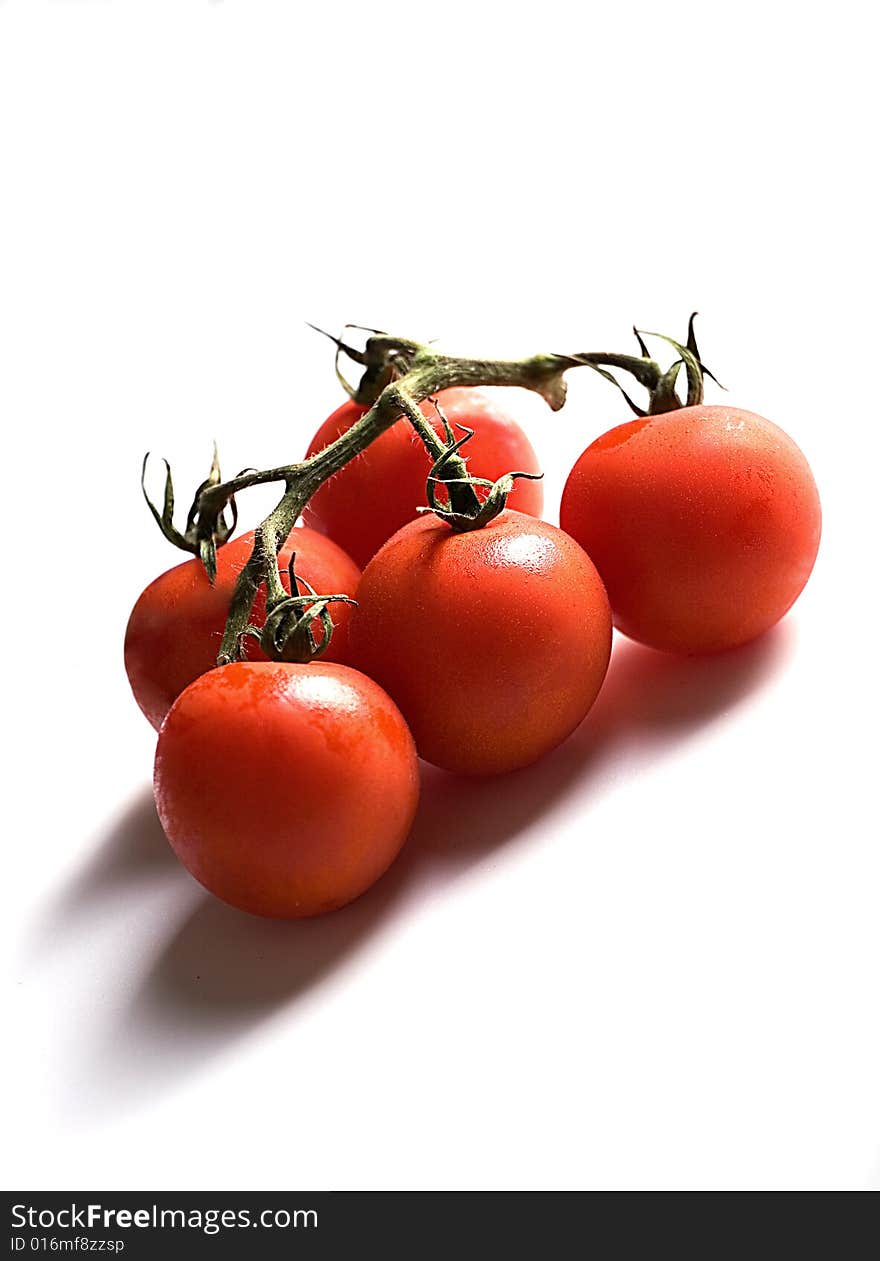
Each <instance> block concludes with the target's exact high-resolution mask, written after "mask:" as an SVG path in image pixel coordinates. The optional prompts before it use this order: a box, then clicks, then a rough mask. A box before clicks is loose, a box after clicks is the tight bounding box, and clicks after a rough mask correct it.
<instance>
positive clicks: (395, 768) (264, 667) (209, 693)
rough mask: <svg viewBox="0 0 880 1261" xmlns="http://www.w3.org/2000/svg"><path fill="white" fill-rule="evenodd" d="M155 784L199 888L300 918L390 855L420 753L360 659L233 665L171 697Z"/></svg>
mask: <svg viewBox="0 0 880 1261" xmlns="http://www.w3.org/2000/svg"><path fill="white" fill-rule="evenodd" d="M154 789H155V795H156V804H157V808H158V811H159V818H160V819H161V822H162V826H163V828H164V829H165V833H166V835H167V837H168V839H169V841H170V843H171V846H172V848H173V849H174V851H175V853H176V854H177V856H178V858H179V859H180V861H181V862H182V863H183V865H184V866H185V867H186V868H187V869H188V870H189V871H190V872H191V874H192V875H193V876H195V878H196V879H197V880H199V881H200V882H201V883H202V884H203V885H204V886H205V888H206V889H208V890H209V891H210V892H211V893H213V894H215V895H216V896H217V897H219V898H221V899H222V900H223V901H224V902H228V903H230V905H232V906H236V907H238V908H239V909H240V910H244V911H249V912H251V913H252V914H255V915H264V916H269V917H271V918H277V919H300V918H305V917H308V916H313V915H321V914H324V913H325V912H327V911H332V910H336V909H337V908H338V907H340V906H344V905H345V904H346V903H347V902H350V901H352V900H353V899H354V898H356V897H358V896H359V895H360V894H361V893H363V892H364V891H365V890H366V889H368V888H369V887H370V885H372V884H373V883H374V882H375V881H376V880H378V879H379V877H380V876H381V875H382V874H383V873H384V872H385V871H386V870H387V868H388V867H389V866H390V865H391V863H392V862H393V861H394V859H395V857H396V856H397V854H398V852H399V851H400V848H401V846H402V845H403V843H404V841H405V839H406V837H407V834H408V832H409V829H410V826H411V824H412V820H413V817H414V815H415V810H416V805H417V803H418V793H419V776H418V762H417V758H416V752H415V746H414V744H413V740H412V736H411V735H410V733H409V730H408V728H407V726H406V723H405V722H404V720H403V718H402V717H401V715H400V712H399V710H398V709H397V708H396V706H395V705H394V703H393V702H392V701H391V700H390V699H389V697H388V696H386V695H385V693H384V692H383V691H382V689H381V688H380V687H378V686H377V684H375V683H374V682H373V681H372V680H371V679H368V678H366V677H365V676H364V675H362V674H359V673H358V672H357V671H356V670H351V669H348V668H347V667H346V666H340V665H325V664H323V663H321V662H312V663H310V664H308V665H285V664H281V663H277V662H269V661H261V662H237V663H235V664H233V665H228V666H222V667H220V668H219V669H217V670H212V671H211V672H210V673H209V674H203V675H201V676H200V677H199V678H198V679H196V681H195V682H194V683H192V684H191V685H190V686H189V687H188V688H187V689H186V690H185V691H184V692H183V693H182V694H181V695H180V696H179V697H178V699H177V700H176V701H175V703H174V705H173V706H172V708H171V711H170V713H169V714H168V717H167V718H166V720H165V723H164V724H163V726H162V730H161V731H160V733H159V741H158V745H157V749H156V765H155V776H154Z"/></svg>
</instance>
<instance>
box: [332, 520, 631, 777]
mask: <svg viewBox="0 0 880 1261" xmlns="http://www.w3.org/2000/svg"><path fill="white" fill-rule="evenodd" d="M610 649H611V613H610V610H609V607H608V600H607V597H606V595H605V590H604V588H603V586H602V582H601V580H600V578H599V575H598V574H597V573H596V570H595V568H594V566H593V564H592V562H591V561H590V558H589V557H588V556H587V555H586V553H585V552H584V551H583V550H582V549H581V548H580V546H579V545H578V544H577V543H575V542H574V540H573V539H571V538H569V537H568V535H566V534H564V533H563V532H562V531H561V530H559V529H557V528H556V527H555V526H552V525H548V524H547V522H545V521H536V520H534V519H533V518H532V517H528V516H526V515H524V514H523V513H520V512H513V511H510V510H509V509H508V510H505V511H504V512H502V513H501V515H500V516H498V517H496V518H495V520H493V521H490V522H489V524H488V525H486V526H484V527H483V528H482V529H476V530H472V531H468V532H465V533H455V532H453V531H452V530H451V529H450V527H449V526H448V525H447V524H446V523H445V522H443V521H441V520H439V519H438V518H437V517H435V516H424V517H421V518H420V519H419V520H417V521H413V522H411V523H410V524H409V525H406V526H404V528H403V529H402V530H400V531H399V532H398V533H397V534H395V535H394V536H393V538H391V539H390V540H389V541H388V542H387V543H386V544H385V546H384V547H383V548H381V549H380V551H379V552H378V553H377V554H376V555H375V556H374V558H373V559H372V561H371V562H370V563H369V564H368V565H367V567H366V569H365V570H364V574H363V577H362V579H361V584H360V587H359V588H358V607H357V609H355V611H354V614H353V616H352V620H351V623H350V625H349V654H350V661H351V663H352V665H355V666H356V667H357V668H358V669H360V670H363V671H364V672H365V673H366V674H369V675H370V676H371V677H372V678H374V679H375V680H376V681H377V682H378V683H380V684H381V686H382V687H383V688H385V690H386V691H387V692H388V694H389V695H390V696H391V697H392V698H393V700H394V701H395V702H396V703H397V704H398V705H399V707H400V710H401V712H402V714H403V715H404V717H405V718H406V720H407V722H408V723H409V726H410V729H411V730H412V733H413V735H414V737H415V741H416V746H417V748H418V750H419V753H420V754H421V756H422V757H424V758H426V759H427V760H428V761H429V762H433V763H435V764H436V765H438V766H442V767H445V768H446V769H447V770H452V771H458V772H464V773H470V774H496V773H499V772H503V771H510V770H515V769H517V768H519V767H522V766H527V765H528V764H529V763H530V762H534V761H536V760H537V759H538V758H539V757H541V756H542V755H543V754H544V753H547V752H548V751H549V750H550V749H553V748H555V747H556V745H558V744H560V743H561V742H562V741H563V740H564V739H565V738H566V737H567V736H568V735H569V734H570V733H571V732H572V731H573V730H574V729H575V727H577V726H578V724H579V723H580V722H581V720H582V719H583V718H584V716H585V714H586V713H587V711H588V710H589V709H590V707H591V705H592V704H593V701H594V700H595V698H596V695H597V694H598V691H599V688H600V686H601V684H602V680H603V678H604V676H605V671H606V669H607V666H608V657H609V653H610Z"/></svg>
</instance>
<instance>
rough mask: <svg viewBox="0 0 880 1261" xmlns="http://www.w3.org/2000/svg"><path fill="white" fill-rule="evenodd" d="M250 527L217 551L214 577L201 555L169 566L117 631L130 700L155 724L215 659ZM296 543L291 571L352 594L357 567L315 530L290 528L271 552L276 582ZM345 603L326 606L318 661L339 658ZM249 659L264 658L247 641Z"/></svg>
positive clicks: (261, 601) (261, 595)
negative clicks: (324, 642) (326, 635)
mask: <svg viewBox="0 0 880 1261" xmlns="http://www.w3.org/2000/svg"><path fill="white" fill-rule="evenodd" d="M253 540H254V535H253V531H249V532H248V533H247V534H243V535H241V537H240V538H237V539H233V540H232V541H231V542H229V543H227V544H225V545H224V546H223V547H221V548H220V549H219V550H218V552H217V577H216V579H215V581H214V585H213V587H212V586H211V584H210V583H209V582H208V578H207V575H206V574H205V570H204V566H203V565H202V563H201V561H199V560H197V559H196V558H193V559H192V560H187V561H184V562H183V564H182V565H176V566H175V567H174V568H173V569H169V570H168V571H167V572H166V573H164V574H160V575H159V577H158V578H156V579H155V581H153V582H151V583H150V585H149V586H148V587H147V588H146V589H145V590H144V591H143V592H142V594H141V595H140V596H139V598H138V600H137V602H136V604H135V606H134V608H133V610H132V613H131V617H130V618H129V621H128V627H127V629H126V632H125V668H126V672H127V674H128V679H129V682H130V684H131V689H132V691H133V692H134V696H135V700H136V701H137V703H138V705H139V706H140V707H141V710H142V711H143V713H144V714H145V715H146V717H147V718H148V719H149V721H150V722H151V723H152V724H153V726H154V727H155V728H156V729H157V730H158V729H159V727H160V726H161V725H162V721H163V719H164V717H165V715H166V714H167V713H168V710H169V709H170V708H171V706H172V704H173V703H174V701H175V700H176V699H177V697H178V696H179V695H180V693H181V692H182V691H183V689H184V688H185V687H188V686H189V684H190V683H192V682H193V680H194V679H197V678H198V677H199V675H200V674H204V673H205V672H206V671H207V670H211V669H212V668H213V667H214V666H215V665H216V662H217V653H218V651H219V649H220V640H221V639H222V637H223V627H224V625H225V623H226V615H227V612H228V610H229V601H230V599H231V597H232V593H233V590H234V587H235V582H236V579H237V578H238V575H239V574H240V572H241V570H242V569H243V567H244V565H245V564H246V563H247V560H248V557H249V556H250V554H251V548H252V546H253ZM294 548H295V549H296V571H297V574H298V575H299V576H300V577H302V578H305V579H306V581H307V582H309V583H311V585H312V586H313V587H314V588H315V590H316V591H319V592H323V593H330V592H332V593H334V594H335V593H342V594H345V595H351V596H353V595H354V592H355V590H356V588H357V584H358V582H359V580H360V570H359V569H358V567H357V566H356V565H355V563H354V561H352V560H351V558H350V557H349V556H347V555H346V554H345V553H344V552H343V551H342V549H341V548H340V547H338V546H337V545H336V544H335V543H333V542H332V541H331V540H330V539H327V538H325V537H324V536H323V535H322V534H318V533H317V532H316V531H315V530H308V529H296V530H294V531H293V532H292V533H291V535H290V537H289V538H288V540H287V543H286V544H285V545H284V547H283V548H282V550H281V552H280V553H279V562H280V566H281V569H282V582H283V583H284V586H285V587H286V588H287V589H288V590H289V588H290V581H289V578H288V576H287V574H286V573H285V572H284V571H285V569H286V567H287V565H288V564H289V563H290V556H291V552H292V551H293V550H294ZM350 609H351V606H350V605H347V604H334V605H331V606H330V612H331V616H332V618H333V622H334V624H335V626H336V629H335V630H334V632H333V637H332V639H331V641H330V645H329V647H328V648H327V651H326V653H325V654H324V656H323V657H322V660H325V661H336V662H344V661H345V657H346V651H347V640H348V620H349V616H350ZM265 611H266V593H265V589H264V588H261V589H260V591H259V592H258V594H257V599H256V601H255V604H254V614H253V622H254V625H257V626H259V625H261V624H262V622H263V619H264V617H265ZM246 651H247V655H248V657H249V659H251V660H265V657H264V654H263V653H262V652H261V650H260V646H259V644H258V643H257V642H256V641H255V640H253V641H249V642H248V645H247V649H246Z"/></svg>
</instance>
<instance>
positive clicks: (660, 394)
mask: <svg viewBox="0 0 880 1261" xmlns="http://www.w3.org/2000/svg"><path fill="white" fill-rule="evenodd" d="M696 315H697V313H696V311H695V312H694V313H693V314H692V315H691V317H690V319H689V320H688V331H687V338H686V340H685V342H684V343H682V342H679V341H676V340H675V338H673V337H667V335H666V334H665V333H648V332H644V331H643V330H641V329H638V328H635V327H633V333H634V335H635V338H636V341H637V342H638V345H639V350H640V351H641V355H626V354H614V353H605V352H591V353H589V354H584V355H573V356H572V359H573V361H574V362H575V363H578V364H585V365H586V366H588V367H591V368H593V369H594V370H595V371H596V372H598V373H599V375H600V376H602V377H604V378H605V380H606V381H609V382H610V383H611V384H612V385H614V386H616V388H617V389H618V390H619V391H620V393H621V394H622V395H623V397H624V398H625V399H626V401H627V404H628V405H629V407H630V408H631V409H632V410H633V412H635V414H636V416H659V415H661V414H662V413H663V412H672V411H677V410H678V409H679V408H682V407H695V406H696V405H697V404H699V403H702V401H703V381H704V378H705V377H709V378H710V379H711V380H712V381H714V382H715V384H716V385H719V386H721V383H720V381H718V379H717V378H716V377H715V376H714V375H713V373H711V372H710V371H709V369H708V368H707V367H706V365H705V364H704V363H703V361H702V359H701V358H700V352H699V349H698V347H697V338H696V334H695V332H694V320H695V319H696ZM646 337H656V338H659V340H660V341H664V342H666V343H667V345H669V346H672V348H673V350H675V352H676V354H677V355H678V358H677V359H676V360H675V361H674V362H673V363H672V364H671V365H670V366H669V367H668V368H666V369H663V368H661V366H660V364H659V363H657V361H656V360H655V359H653V358H652V357H651V355H650V353H649V351H648V347H647V345H646V344H645V338H646ZM609 368H617V369H620V370H621V371H623V372H626V373H628V374H629V375H630V376H631V377H633V379H634V380H635V381H636V382H637V383H638V384H639V385H641V386H644V388H645V389H646V390H647V391H648V406H647V408H644V407H640V406H639V405H638V403H636V402H634V400H633V399H632V398H631V397H630V396H629V394H628V393H627V391H626V390H625V389H624V388H623V386H622V385H621V384H620V382H619V381H618V380H617V378H616V377H615V376H614V375H613V374H612V373H611V372H610V371H609V370H608V369H609ZM682 368H683V369H684V371H685V376H686V379H687V394H686V397H685V398H684V399H682V398H681V397H680V396H679V393H678V390H677V388H676V387H677V384H678V378H679V376H680V374H681V370H682ZM723 388H724V387H723V386H721V389H723Z"/></svg>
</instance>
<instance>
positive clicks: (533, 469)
mask: <svg viewBox="0 0 880 1261" xmlns="http://www.w3.org/2000/svg"><path fill="white" fill-rule="evenodd" d="M438 399H439V401H440V405H441V406H442V408H443V410H444V412H445V413H446V416H447V418H448V420H449V422H450V424H452V425H456V424H459V425H465V426H466V427H467V428H468V429H473V431H474V436H473V438H471V440H470V441H469V442H468V443H467V445H466V446H465V448H464V450H463V452H462V454H463V455H466V456H467V458H468V468H469V470H470V472H471V473H472V474H473V475H474V476H475V477H484V478H486V479H487V480H489V481H497V479H498V478H499V477H502V476H503V475H504V474H505V473H512V472H516V471H522V472H524V473H539V472H540V471H541V470H540V467H539V465H538V459H537V456H536V455H535V452H534V450H533V449H532V445H531V443H530V442H529V440H528V438H527V437H526V435H525V434H524V433H523V431H522V430H521V429H520V427H519V425H517V424H516V422H515V421H514V420H512V419H511V417H510V416H508V415H507V413H506V412H504V411H503V410H502V409H501V408H500V407H499V406H498V404H497V403H496V402H495V400H494V399H492V398H489V397H488V396H487V395H486V394H483V393H481V392H480V391H479V390H474V389H452V390H444V391H442V392H441V393H440V394H439V395H438ZM364 410H365V409H364V408H362V407H358V405H357V404H356V403H353V402H347V403H343V404H342V406H341V407H339V408H337V410H336V411H335V412H334V413H333V415H332V416H329V417H328V418H327V420H325V421H324V423H323V425H322V426H321V427H320V429H319V430H318V432H317V433H316V434H315V436H314V438H313V439H312V441H311V443H310V444H309V449H308V455H314V454H315V453H316V452H317V451H322V450H323V449H324V447H326V446H328V445H329V444H330V443H331V442H332V441H333V440H334V439H335V438H338V437H339V435H340V434H341V433H344V432H345V431H346V430H347V429H349V428H350V427H351V426H352V425H353V424H354V422H355V421H356V420H358V419H359V418H360V417H361V416H362V415H363V414H364ZM422 411H423V412H424V413H425V415H426V416H427V417H428V419H429V420H430V421H431V422H432V424H433V426H434V428H435V429H436V431H437V433H438V434H440V433H442V427H441V425H440V423H439V421H438V420H437V414H436V411H435V410H434V408H433V407H432V406H431V404H430V403H428V402H426V403H423V404H422ZM455 433H456V436H457V437H460V436H461V434H460V431H458V430H456V431H455ZM430 469H431V459H430V457H429V455H428V453H427V452H426V450H425V448H424V446H423V445H422V443H421V442H420V440H419V439H418V437H417V436H416V434H415V433H414V431H413V429H412V426H411V425H409V424H408V423H407V421H405V420H400V421H398V422H397V424H396V425H393V426H392V427H391V428H390V429H389V430H387V431H386V432H385V433H384V434H382V436H381V437H380V438H377V439H376V440H375V441H374V442H372V443H371V444H370V446H369V447H368V448H367V450H366V451H364V452H363V453H362V454H361V455H359V456H357V457H356V458H355V459H354V460H353V461H352V462H351V464H348V465H346V467H345V468H344V469H342V471H341V472H340V473H337V474H336V476H335V477H333V478H331V479H330V480H329V481H327V482H325V483H324V484H323V486H321V487H320V488H319V490H318V491H317V493H316V494H315V495H313V496H312V498H311V500H310V501H309V503H308V505H307V507H306V510H305V512H304V514H303V520H304V521H305V523H306V525H308V526H311V527H312V528H313V529H315V530H320V531H321V532H322V533H323V534H327V535H329V536H330V538H332V539H335V541H336V542H337V543H338V544H339V545H340V547H343V548H344V549H345V550H346V551H347V552H348V553H349V555H350V556H352V557H353V558H354V560H355V561H356V562H357V563H358V564H359V565H360V566H361V568H363V566H364V565H366V563H367V561H368V560H369V559H370V558H371V557H372V556H374V555H375V553H376V552H377V551H378V550H379V548H380V547H381V546H382V544H383V543H384V542H386V540H387V539H389V538H390V537H391V535H392V534H394V533H396V531H397V530H399V529H400V528H401V526H404V525H406V523H407V522H408V521H412V520H414V519H415V518H416V517H417V516H418V511H417V510H418V509H419V508H420V507H424V506H425V504H426V503H427V497H426V494H425V483H426V481H427V478H428V473H429V472H430ZM508 502H509V504H510V507H511V508H514V509H516V510H518V511H520V512H526V513H529V514H530V515H531V516H535V517H539V516H540V515H541V510H542V508H543V506H544V492H543V490H542V488H541V483H540V482H535V481H527V480H525V479H520V480H518V481H517V482H516V484H515V486H514V489H513V492H512V494H511V496H510V499H509V501H508Z"/></svg>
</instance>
